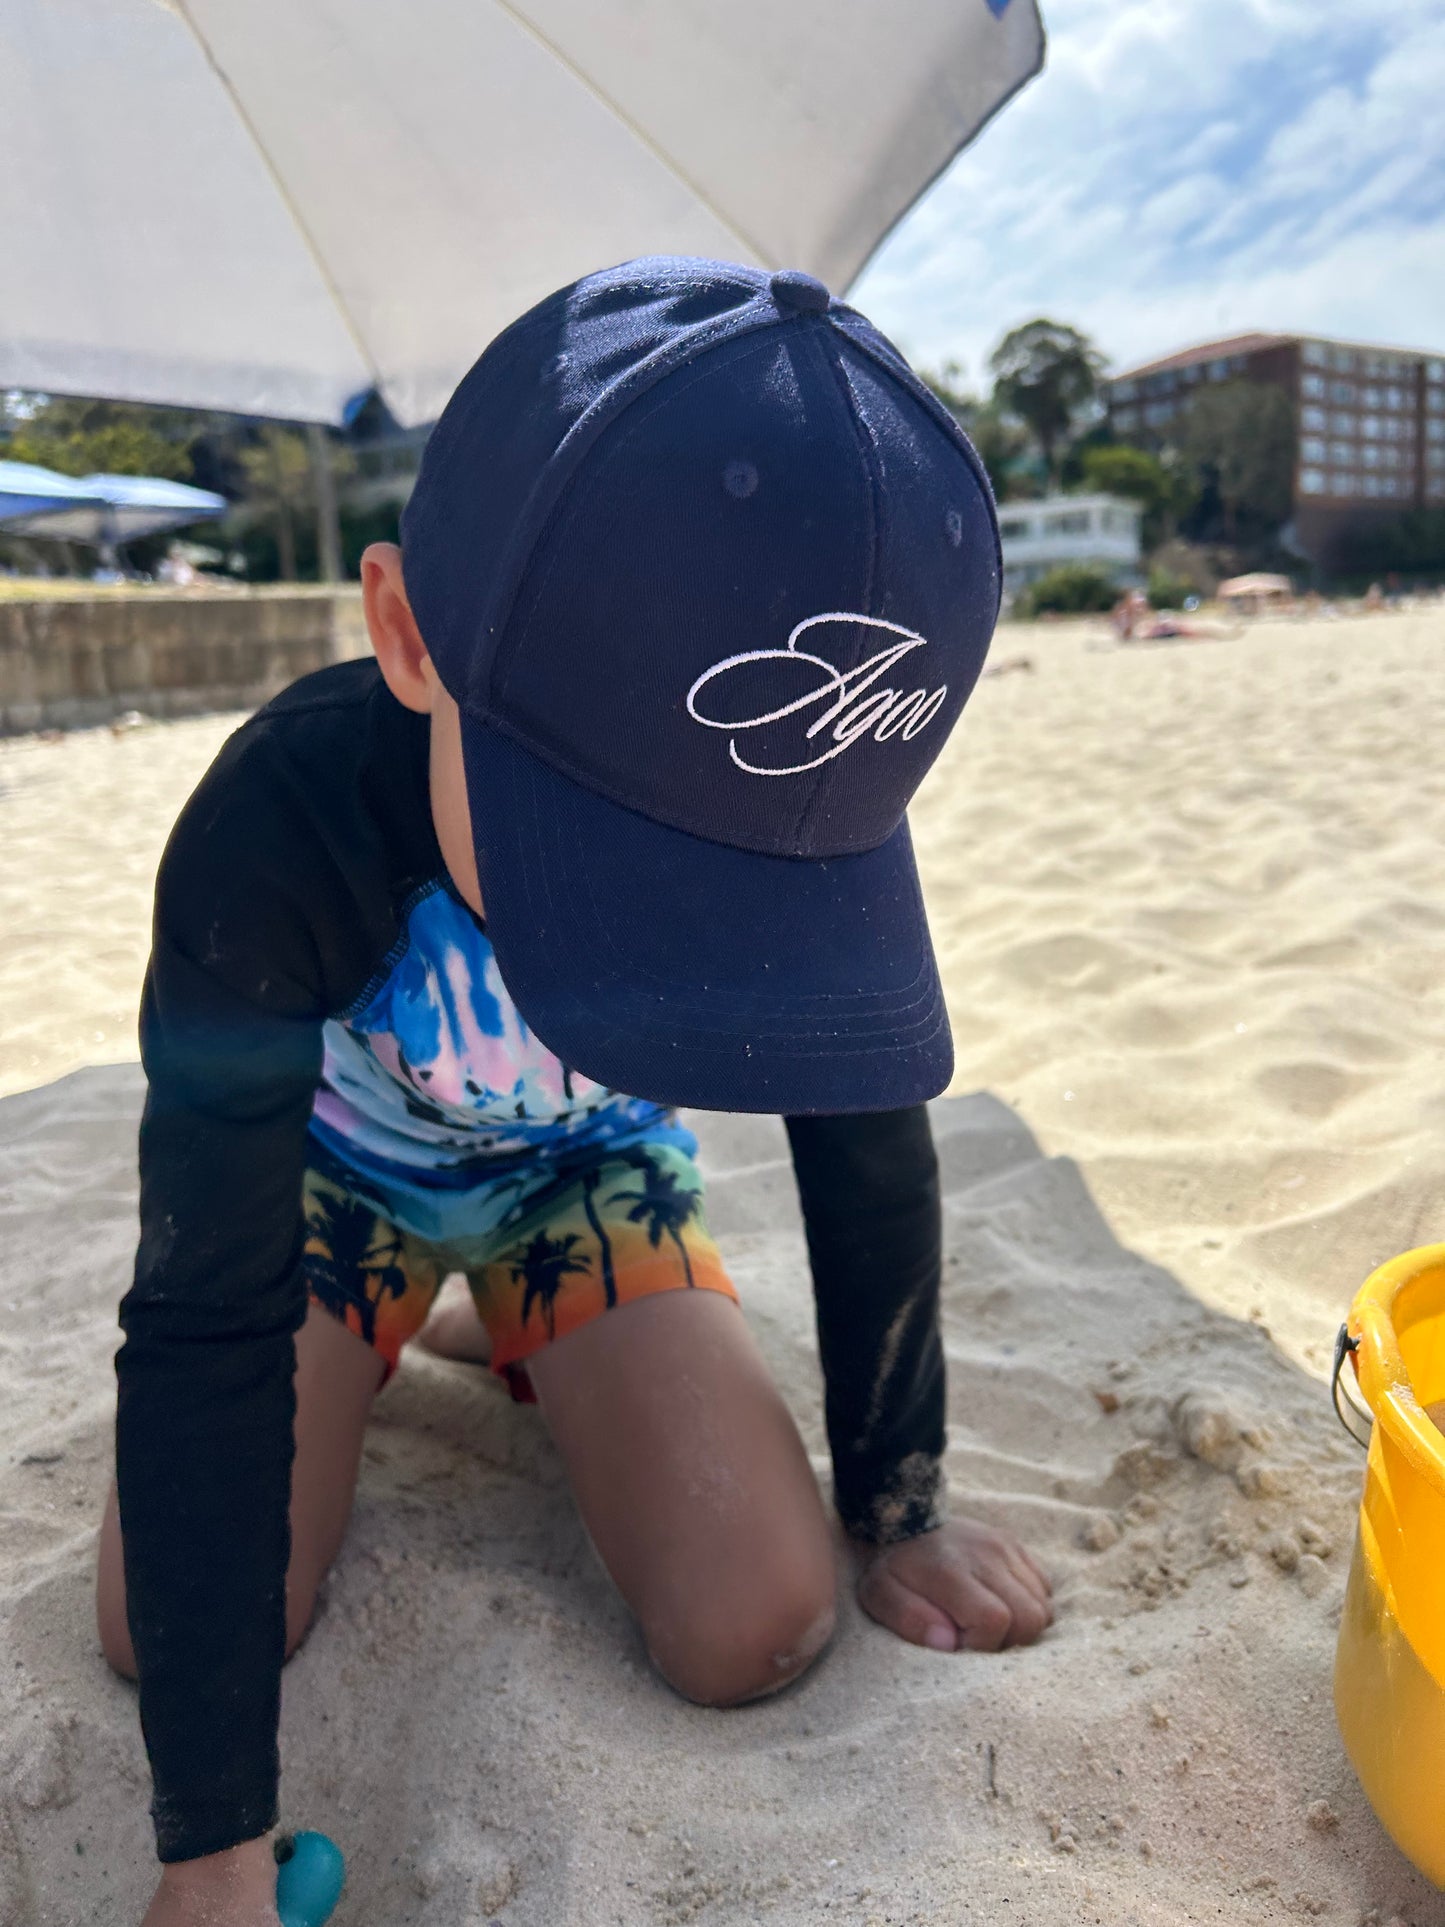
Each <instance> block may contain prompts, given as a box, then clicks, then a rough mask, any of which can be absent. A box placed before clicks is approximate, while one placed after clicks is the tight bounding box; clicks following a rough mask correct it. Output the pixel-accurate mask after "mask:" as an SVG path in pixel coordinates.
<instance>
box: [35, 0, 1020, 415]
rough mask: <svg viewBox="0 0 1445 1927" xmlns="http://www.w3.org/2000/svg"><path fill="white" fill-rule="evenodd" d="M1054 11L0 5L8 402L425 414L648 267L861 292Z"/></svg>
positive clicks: (500, 4) (690, 4) (557, 0)
mask: <svg viewBox="0 0 1445 1927" xmlns="http://www.w3.org/2000/svg"><path fill="white" fill-rule="evenodd" d="M1042 54H1043V33H1042V28H1041V25H1040V22H1039V16H1038V11H1037V6H1036V4H1035V0H726V4H719V0H514V3H512V4H508V0H0V73H3V74H4V77H5V105H4V110H3V112H0V387H3V386H14V387H23V388H33V389H42V390H51V391H60V392H69V393H76V394H96V395H109V396H115V397H118V398H122V399H130V400H142V401H162V402H173V403H185V404H190V405H195V406H207V407H217V408H226V409H235V410H239V411H241V412H243V413H249V414H263V415H275V416H286V417H292V418H294V419H297V420H312V421H336V420H340V419H342V418H343V417H344V414H345V411H346V407H347V404H348V402H349V401H350V400H351V399H352V398H354V397H355V396H357V395H358V394H359V393H361V392H363V391H365V390H367V389H368V388H370V387H372V386H373V385H378V386H380V388H381V390H382V392H383V393H384V395H385V396H386V399H387V401H388V402H389V404H390V406H391V408H392V409H393V411H394V413H395V414H396V415H397V416H398V417H399V419H401V420H402V421H403V422H408V423H409V422H419V421H425V420H428V419H430V418H431V417H432V416H434V415H435V414H436V413H437V412H438V410H439V409H440V408H441V406H442V403H443V402H444V401H445V399H446V397H447V395H448V394H449V392H450V391H451V389H452V387H453V386H454V385H455V383H456V381H457V379H458V378H459V376H460V375H461V374H462V373H463V372H464V371H465V369H466V368H467V367H468V366H469V365H470V363H471V362H472V361H473V360H474V359H475V357H476V355H477V354H478V353H479V352H480V350H481V349H482V348H483V347H484V346H485V344H486V342H487V341H488V340H489V339H490V337H491V336H492V335H493V334H495V333H496V331H497V330H498V329H499V328H500V327H502V326H503V325H504V324H505V323H506V322H508V321H510V320H511V319H512V318H513V317H514V316H516V315H517V314H518V313H520V312H521V311H522V310H523V309H525V308H526V307H528V306H529V305H530V304H531V303H532V302H534V301H536V300H538V299H539V298H540V297H541V296H542V295H544V294H545V293H547V292H548V291H549V290H550V289H552V288H554V287H557V286H560V285H561V284H563V283H564V282H566V281H569V280H571V279H573V278H574V277H575V276H577V275H579V274H584V273H586V272H588V271H589V270H591V269H593V268H598V267H602V266H605V265H607V264H609V263H611V262H614V261H619V260H623V259H626V258H627V257H629V256H631V255H635V254H649V253H673V254H703V255H719V256H723V257H727V258H731V259H737V260H746V261H752V262H755V263H758V264H760V265H763V266H776V267H799V268H804V269H807V270H808V271H810V272H811V273H813V274H816V275H818V276H819V277H820V278H821V279H823V280H824V281H826V282H827V283H828V284H829V286H831V287H832V288H834V289H835V290H841V289H842V288H844V287H845V286H846V285H847V283H848V282H849V281H850V280H851V279H852V277H853V276H854V275H855V274H856V273H857V272H858V270H859V269H860V268H861V266H862V265H863V263H864V261H865V260H866V259H867V257H868V256H869V254H871V252H872V251H873V249H874V248H875V247H876V246H877V245H878V243H879V241H881V240H882V238H883V237H884V235H885V234H886V233H887V232H888V230H889V229H890V228H891V227H892V226H893V224H894V223H895V222H896V221H897V220H898V219H899V217H900V216H901V215H902V214H903V213H904V212H905V211H906V210H907V208H908V207H909V206H910V205H911V204H912V202H913V201H914V200H915V199H916V197H917V196H918V194H919V193H920V192H921V191H922V189H923V188H924V187H925V186H927V184H928V183H929V182H930V181H931V180H932V179H933V177H934V176H935V175H936V174H937V173H938V172H939V170H940V169H941V168H943V167H944V166H945V165H946V164H947V162H948V161H949V160H950V159H951V158H952V156H953V155H954V154H955V153H957V152H958V150H959V149H960V148H961V147H962V146H963V145H965V144H966V143H967V142H968V141H969V140H970V139H971V138H972V137H973V135H974V134H975V133H977V131H978V130H979V128H980V127H981V126H982V125H983V124H984V122H985V121H986V120H987V119H988V118H989V117H990V115H991V114H993V113H994V111H995V110H996V109H997V108H998V107H999V106H1000V105H1001V104H1002V103H1003V102H1004V101H1005V100H1007V99H1008V98H1009V96H1010V95H1011V94H1012V93H1013V92H1014V91H1015V90H1016V89H1017V88H1018V87H1019V86H1021V85H1022V84H1023V82H1024V81H1025V80H1027V79H1028V78H1029V77H1030V76H1031V75H1032V74H1033V73H1035V72H1037V70H1038V68H1039V65H1040V64H1041V61H1042Z"/></svg>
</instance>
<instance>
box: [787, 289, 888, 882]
mask: <svg viewBox="0 0 1445 1927" xmlns="http://www.w3.org/2000/svg"><path fill="white" fill-rule="evenodd" d="M816 319H817V321H818V322H819V323H820V324H821V326H820V327H815V328H814V329H813V341H814V343H815V345H816V348H817V354H818V359H819V360H821V361H822V363H823V364H824V367H825V368H826V370H827V373H826V374H825V376H824V379H825V380H826V381H829V382H831V384H832V385H833V387H834V388H836V389H837V391H838V395H839V398H840V400H841V403H842V407H843V413H844V415H845V416H846V418H847V421H848V425H849V427H850V428H851V429H852V431H853V440H854V443H855V444H856V446H857V449H858V453H859V456H860V457H861V459H862V464H863V475H864V490H865V493H866V496H867V503H868V509H867V513H868V566H867V570H866V572H865V574H864V577H863V597H862V607H863V610H864V612H865V613H866V614H867V615H870V616H877V615H879V614H880V613H881V611H880V610H879V609H878V608H877V607H876V606H875V598H876V595H877V589H878V576H879V567H880V563H881V559H882V556H881V549H882V501H881V489H880V486H879V484H880V477H879V475H878V473H877V466H876V455H875V451H874V448H873V445H872V440H871V438H870V436H869V434H868V431H867V429H866V427H865V426H864V423H863V419H862V417H861V415H860V414H859V412H858V406H857V398H856V396H855V395H854V394H853V391H852V389H851V387H850V386H849V384H848V381H847V378H846V376H845V375H844V373H843V370H842V368H841V367H840V366H839V364H838V360H837V356H836V354H834V353H830V352H829V347H828V346H825V345H824V343H823V341H822V338H821V331H822V328H826V327H827V319H828V318H827V316H826V315H819V316H817V318H816ZM834 776H835V772H834V771H833V770H832V769H831V768H830V766H829V765H828V764H827V763H825V764H824V765H823V767H822V768H821V769H820V770H819V772H818V779H817V781H816V782H815V784H814V785H813V788H812V790H811V791H810V792H809V793H808V794H807V795H805V796H804V798H803V801H802V804H801V806H800V807H799V810H798V820H797V822H796V823H795V824H794V825H793V841H794V842H795V843H802V841H803V839H804V834H805V832H806V831H807V830H809V829H810V828H811V827H812V824H811V819H812V818H814V817H815V816H816V815H817V813H818V812H819V811H820V810H821V808H822V806H823V799H824V797H825V795H826V794H827V793H828V792H829V791H830V790H831V789H832V787H833V782H834ZM897 827H898V826H897V824H895V825H894V829H896V828H897ZM892 833H893V832H892V831H891V830H890V831H889V835H890V836H891V835H892ZM886 841H887V838H886V837H885V838H884V842H886Z"/></svg>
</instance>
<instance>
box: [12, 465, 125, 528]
mask: <svg viewBox="0 0 1445 1927" xmlns="http://www.w3.org/2000/svg"><path fill="white" fill-rule="evenodd" d="M99 506H100V502H99V500H98V498H97V497H96V496H94V495H92V494H91V493H90V491H89V490H88V489H87V488H86V487H85V485H84V484H83V483H81V482H77V481H76V480H75V478H74V477H73V476H70V475H57V474H56V472H55V470H54V469H53V468H37V467H36V465H35V464H34V463H33V462H0V528H8V529H10V530H11V533H12V534H13V533H15V532H16V530H15V524H17V523H24V522H25V521H26V520H27V519H28V518H29V517H31V516H44V515H53V514H55V513H56V512H57V511H58V510H61V509H92V508H98V507H99Z"/></svg>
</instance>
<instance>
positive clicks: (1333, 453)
mask: <svg viewBox="0 0 1445 1927" xmlns="http://www.w3.org/2000/svg"><path fill="white" fill-rule="evenodd" d="M1354 459H1355V445H1354V443H1353V442H1331V443H1330V460H1331V461H1332V462H1352V461H1353V460H1354Z"/></svg>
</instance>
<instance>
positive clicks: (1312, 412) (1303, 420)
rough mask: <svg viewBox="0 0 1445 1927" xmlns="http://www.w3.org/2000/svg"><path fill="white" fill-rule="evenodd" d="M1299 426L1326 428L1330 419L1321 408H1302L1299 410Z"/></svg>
mask: <svg viewBox="0 0 1445 1927" xmlns="http://www.w3.org/2000/svg"><path fill="white" fill-rule="evenodd" d="M1300 425H1301V427H1304V428H1328V427H1329V425H1330V418H1329V416H1328V415H1327V414H1326V413H1325V411H1324V409H1323V408H1302V409H1301V410H1300Z"/></svg>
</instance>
